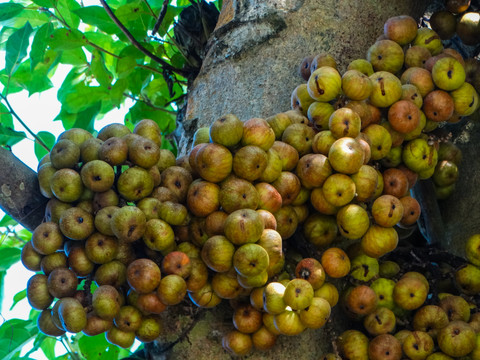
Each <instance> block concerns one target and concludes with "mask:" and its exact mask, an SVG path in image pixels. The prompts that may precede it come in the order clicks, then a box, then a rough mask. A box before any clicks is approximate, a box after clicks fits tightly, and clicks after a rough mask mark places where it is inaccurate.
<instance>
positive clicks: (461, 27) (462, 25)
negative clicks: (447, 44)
mask: <svg viewBox="0 0 480 360" xmlns="http://www.w3.org/2000/svg"><path fill="white" fill-rule="evenodd" d="M470 3H471V0H447V1H446V2H445V7H444V8H443V9H441V10H438V11H435V12H434V13H433V14H432V16H431V17H430V26H431V27H432V29H433V30H435V31H436V32H437V34H438V36H440V38H441V39H442V40H449V39H451V38H453V37H454V36H455V35H456V36H457V37H458V38H459V39H460V41H461V42H462V43H463V44H465V45H468V46H476V45H478V44H480V13H479V12H478V11H474V10H472V8H471V6H470Z"/></svg>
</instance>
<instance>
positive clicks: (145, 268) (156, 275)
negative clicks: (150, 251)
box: [127, 258, 161, 294]
mask: <svg viewBox="0 0 480 360" xmlns="http://www.w3.org/2000/svg"><path fill="white" fill-rule="evenodd" d="M160 278H161V272H160V268H159V267H158V265H157V264H155V262H153V261H152V260H150V259H147V258H140V259H136V260H135V261H133V262H131V263H130V265H128V267H127V281H128V284H129V285H130V287H131V288H132V289H134V290H135V291H136V292H137V293H139V294H147V293H149V292H151V291H153V290H155V289H156V288H157V286H158V284H160Z"/></svg>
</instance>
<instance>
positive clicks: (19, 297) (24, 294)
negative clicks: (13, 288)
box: [10, 289, 27, 311]
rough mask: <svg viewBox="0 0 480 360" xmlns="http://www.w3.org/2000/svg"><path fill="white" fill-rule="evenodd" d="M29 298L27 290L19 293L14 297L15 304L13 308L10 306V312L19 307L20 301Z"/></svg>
mask: <svg viewBox="0 0 480 360" xmlns="http://www.w3.org/2000/svg"><path fill="white" fill-rule="evenodd" d="M26 297H27V289H23V290H22V291H19V292H18V293H16V294H15V295H14V296H13V303H12V306H10V311H12V309H13V308H14V307H15V305H17V304H18V303H19V302H20V301H22V300H23V299H25V298H26Z"/></svg>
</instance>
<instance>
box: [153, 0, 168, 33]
mask: <svg viewBox="0 0 480 360" xmlns="http://www.w3.org/2000/svg"><path fill="white" fill-rule="evenodd" d="M169 2H170V1H169V0H163V5H162V9H161V10H160V14H158V18H157V21H156V22H155V25H154V26H153V30H152V35H155V34H156V33H157V32H158V29H159V28H160V24H161V23H162V21H163V18H164V17H165V15H166V14H167V9H168V4H169Z"/></svg>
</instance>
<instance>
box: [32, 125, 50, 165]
mask: <svg viewBox="0 0 480 360" xmlns="http://www.w3.org/2000/svg"><path fill="white" fill-rule="evenodd" d="M37 136H38V137H39V138H40V139H41V140H42V141H43V143H44V144H45V145H47V146H48V147H49V148H50V149H51V148H52V147H53V145H55V135H53V134H51V133H49V132H48V131H40V132H39V133H38V134H37ZM34 151H35V156H36V157H37V159H38V161H40V159H42V158H43V157H44V156H45V155H46V154H47V153H48V151H47V150H45V148H44V147H43V146H41V145H40V144H39V143H38V142H37V140H35V145H34Z"/></svg>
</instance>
